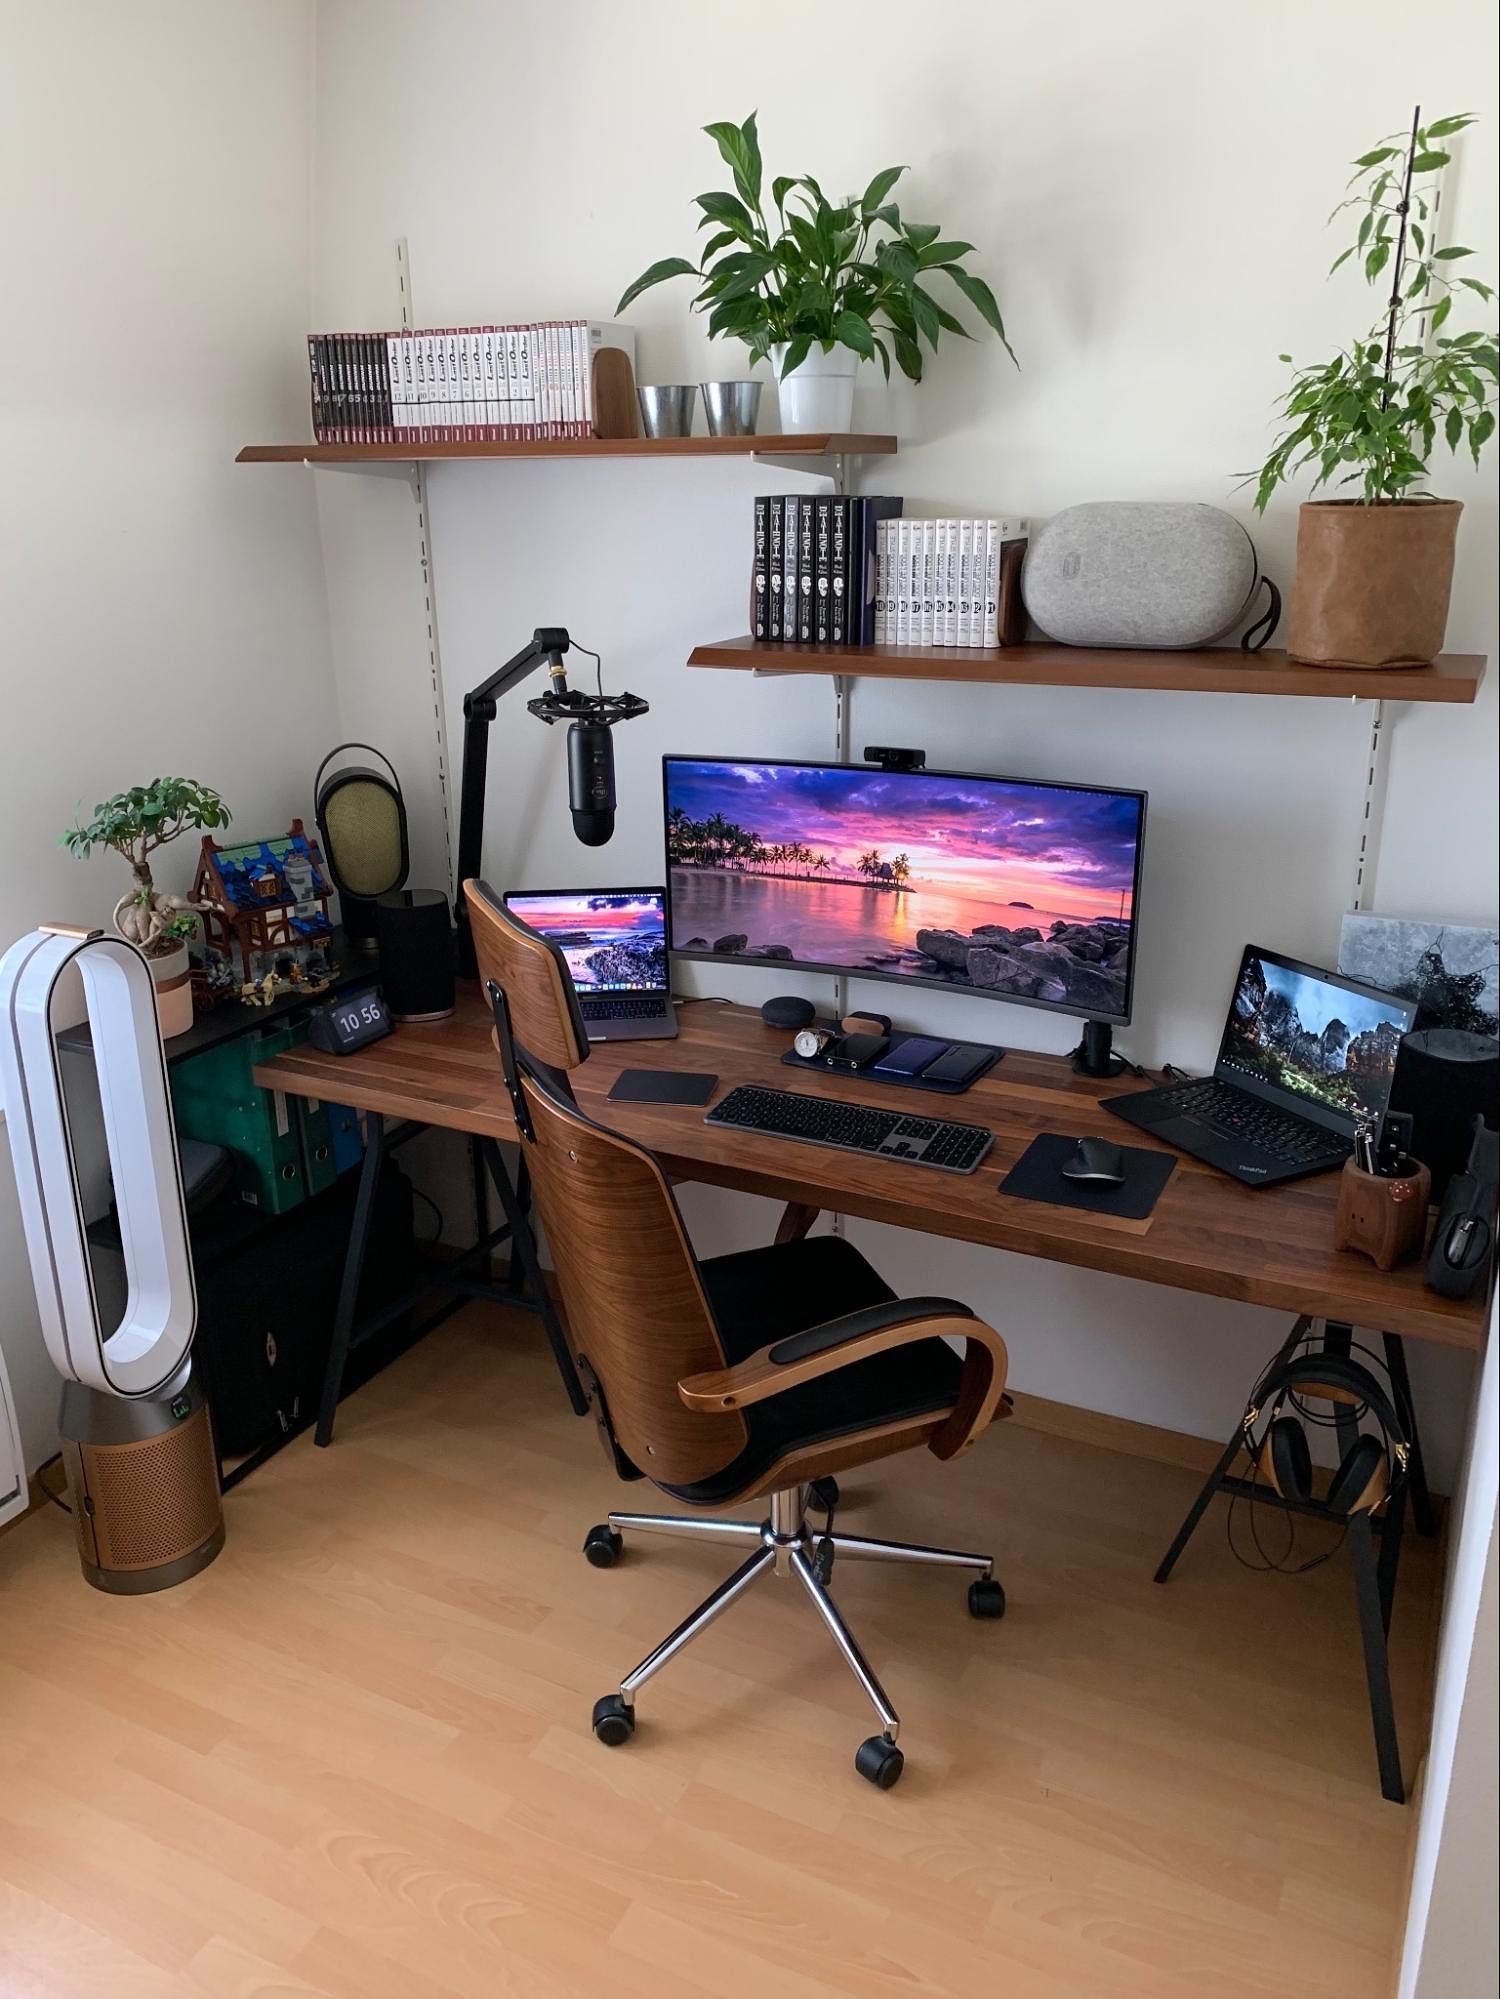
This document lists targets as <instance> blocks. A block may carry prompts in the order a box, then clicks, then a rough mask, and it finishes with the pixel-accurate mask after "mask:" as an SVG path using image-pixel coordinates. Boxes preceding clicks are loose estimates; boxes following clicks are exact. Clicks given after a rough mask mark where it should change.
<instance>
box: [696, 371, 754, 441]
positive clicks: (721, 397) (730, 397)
mask: <svg viewBox="0 0 1500 1999" xmlns="http://www.w3.org/2000/svg"><path fill="white" fill-rule="evenodd" d="M701 386H702V389H703V414H704V415H705V416H706V417H707V418H708V434H709V436H710V437H753V436H754V435H755V417H756V412H757V411H758V410H759V408H760V387H761V385H760V383H759V382H704V383H703V384H702V385H701Z"/></svg>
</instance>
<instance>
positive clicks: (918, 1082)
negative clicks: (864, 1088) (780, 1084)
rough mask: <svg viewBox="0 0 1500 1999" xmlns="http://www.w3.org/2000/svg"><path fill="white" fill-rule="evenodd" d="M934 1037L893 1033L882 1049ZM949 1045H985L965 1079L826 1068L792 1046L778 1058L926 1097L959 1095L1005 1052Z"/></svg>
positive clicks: (893, 1049) (818, 1058) (792, 1064)
mask: <svg viewBox="0 0 1500 1999" xmlns="http://www.w3.org/2000/svg"><path fill="white" fill-rule="evenodd" d="M936 1039H937V1037H936V1036H935V1035H931V1034H893V1035H892V1036H891V1045H890V1047H889V1048H888V1049H887V1051H886V1052H887V1054H890V1055H894V1054H895V1053H896V1051H897V1049H898V1048H903V1047H904V1046H905V1045H906V1043H907V1042H908V1041H934V1040H936ZM949 1046H950V1047H953V1048H986V1047H988V1049H989V1052H988V1055H987V1056H986V1058H985V1060H984V1061H983V1062H982V1063H981V1064H980V1065H979V1067H978V1068H977V1069H976V1070H975V1071H974V1073H973V1075H972V1076H969V1077H968V1078H966V1079H965V1081H963V1082H962V1083H930V1082H928V1080H927V1078H926V1077H925V1076H882V1075H878V1074H877V1073H876V1071H875V1070H874V1069H873V1068H871V1069H830V1068H829V1066H828V1064H827V1063H826V1062H825V1061H824V1060H823V1057H822V1056H821V1055H810V1056H809V1055H799V1054H798V1053H797V1051H796V1049H795V1048H789V1049H788V1050H787V1051H786V1053H785V1055H783V1056H782V1058H781V1059H782V1061H783V1062H784V1063H785V1064H786V1066H787V1068H789V1069H811V1070H813V1071H814V1072H815V1073H816V1074H817V1075H819V1076H842V1077H845V1078H848V1077H857V1078H858V1079H859V1081H860V1082H862V1083H884V1084H885V1085H886V1086H887V1087H888V1088H890V1089H893V1090H926V1091H927V1093H928V1094H929V1096H934V1097H961V1096H962V1095H963V1094H964V1092H965V1091H966V1090H972V1089H973V1087H974V1085H975V1084H976V1083H977V1082H978V1081H979V1079H980V1077H981V1076H987V1075H988V1074H989V1073H990V1071H991V1069H993V1068H994V1066H995V1064H996V1063H997V1062H998V1061H999V1060H1000V1058H1001V1056H1003V1055H1004V1053H1005V1050H1004V1049H1003V1048H995V1047H992V1046H990V1045H989V1044H988V1043H986V1042H983V1041H954V1042H950V1043H949ZM933 1059H934V1060H937V1059H938V1058H937V1057H934V1058H933Z"/></svg>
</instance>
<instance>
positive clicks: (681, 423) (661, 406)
mask: <svg viewBox="0 0 1500 1999" xmlns="http://www.w3.org/2000/svg"><path fill="white" fill-rule="evenodd" d="M636 394H637V395H638V396H639V397H640V401H641V426H642V428H643V429H644V430H645V433H646V435H647V437H691V436H692V434H693V407H694V405H695V403H696V402H697V400H698V393H697V384H696V382H663V383H659V384H658V385H657V386H656V387H655V388H644V389H637V391H636Z"/></svg>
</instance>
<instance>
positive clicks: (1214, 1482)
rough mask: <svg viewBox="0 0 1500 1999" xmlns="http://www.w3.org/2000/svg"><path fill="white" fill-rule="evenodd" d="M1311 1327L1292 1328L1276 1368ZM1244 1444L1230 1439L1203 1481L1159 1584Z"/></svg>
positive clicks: (1240, 1436) (1303, 1322)
mask: <svg viewBox="0 0 1500 1999" xmlns="http://www.w3.org/2000/svg"><path fill="white" fill-rule="evenodd" d="M1311 1324H1312V1321H1311V1320H1310V1319H1308V1318H1301V1319H1299V1320H1298V1321H1297V1323H1296V1325H1294V1326H1293V1327H1292V1330H1291V1332H1290V1333H1288V1335H1287V1337H1286V1340H1285V1341H1284V1343H1283V1345H1282V1349H1281V1352H1280V1353H1279V1354H1278V1355H1277V1356H1276V1360H1275V1362H1274V1363H1273V1365H1276V1366H1280V1364H1281V1362H1282V1361H1284V1360H1286V1359H1287V1358H1288V1357H1289V1355H1291V1354H1292V1353H1293V1352H1294V1351H1295V1350H1296V1348H1297V1347H1299V1346H1300V1345H1301V1344H1302V1342H1303V1340H1305V1339H1306V1338H1307V1332H1308V1328H1309V1326H1310V1325H1311ZM1244 1444H1245V1436H1244V1431H1243V1430H1236V1431H1235V1433H1234V1435H1233V1436H1232V1437H1231V1438H1230V1439H1229V1442H1228V1443H1227V1444H1226V1445H1225V1446H1224V1452H1223V1455H1222V1457H1221V1458H1220V1459H1219V1462H1218V1463H1217V1464H1216V1465H1215V1466H1214V1468H1213V1470H1212V1471H1211V1472H1210V1473H1209V1475H1208V1477H1207V1478H1206V1479H1205V1480H1204V1481H1203V1488H1202V1490H1201V1491H1200V1492H1199V1494H1198V1497H1197V1498H1196V1499H1195V1500H1194V1501H1193V1503H1192V1505H1191V1507H1189V1509H1188V1516H1187V1518H1186V1520H1184V1521H1183V1523H1182V1525H1181V1526H1180V1527H1179V1528H1178V1530H1177V1538H1176V1539H1175V1540H1174V1541H1173V1543H1172V1545H1171V1547H1170V1548H1168V1550H1167V1552H1166V1553H1165V1555H1163V1556H1162V1558H1161V1567H1160V1568H1159V1569H1158V1570H1157V1571H1156V1578H1155V1579H1156V1581H1157V1582H1159V1583H1164V1582H1165V1581H1166V1580H1167V1578H1168V1577H1169V1576H1170V1575H1171V1573H1172V1571H1173V1569H1174V1568H1176V1566H1177V1557H1178V1556H1179V1555H1180V1554H1181V1553H1182V1551H1183V1549H1184V1548H1185V1547H1186V1546H1187V1544H1188V1542H1189V1541H1191V1540H1192V1538H1193V1535H1194V1533H1195V1532H1196V1531H1197V1527H1198V1522H1199V1521H1200V1520H1201V1519H1202V1518H1203V1516H1204V1514H1205V1513H1206V1512H1207V1511H1208V1502H1209V1501H1210V1500H1211V1499H1212V1498H1213V1496H1214V1494H1215V1493H1216V1492H1217V1491H1218V1490H1219V1487H1220V1486H1221V1485H1222V1484H1223V1482H1224V1477H1225V1474H1226V1473H1227V1472H1228V1470H1229V1467H1230V1466H1231V1465H1232V1464H1233V1463H1234V1461H1235V1459H1236V1458H1237V1457H1238V1456H1239V1454H1240V1452H1241V1451H1242V1450H1243V1449H1244Z"/></svg>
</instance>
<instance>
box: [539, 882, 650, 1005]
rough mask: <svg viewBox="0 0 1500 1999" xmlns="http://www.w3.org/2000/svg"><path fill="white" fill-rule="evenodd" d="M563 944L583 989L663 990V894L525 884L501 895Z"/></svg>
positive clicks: (547, 935)
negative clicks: (517, 889) (544, 886)
mask: <svg viewBox="0 0 1500 1999" xmlns="http://www.w3.org/2000/svg"><path fill="white" fill-rule="evenodd" d="M505 906H506V908H507V909H510V910H513V911H514V912H515V914H516V915H517V916H519V917H520V919H521V921H522V922H523V923H529V924H530V925H531V927H532V929H533V930H537V931H540V933H541V934H542V936H543V937H545V938H547V939H548V941H549V942H550V943H553V944H556V945H558V946H560V947H561V950H562V954H563V956H564V957H565V958H566V959H567V961H568V970H569V971H570V972H571V973H572V974H573V983H574V985H575V986H576V987H577V988H578V990H579V992H581V993H627V992H653V993H664V992H665V991H666V990H667V917H666V896H665V894H664V893H663V891H662V890H661V889H659V888H628V889H599V890H597V891H595V892H594V893H592V894H589V893H587V892H586V891H578V890H573V891H571V892H570V891H567V890H553V889H528V890H523V891H518V892H517V893H515V894H513V895H508V896H506V898H505Z"/></svg>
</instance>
